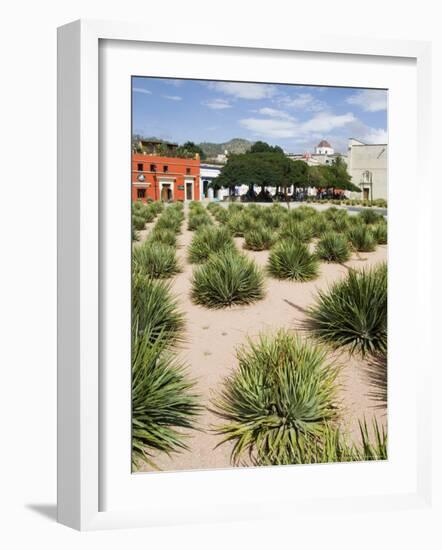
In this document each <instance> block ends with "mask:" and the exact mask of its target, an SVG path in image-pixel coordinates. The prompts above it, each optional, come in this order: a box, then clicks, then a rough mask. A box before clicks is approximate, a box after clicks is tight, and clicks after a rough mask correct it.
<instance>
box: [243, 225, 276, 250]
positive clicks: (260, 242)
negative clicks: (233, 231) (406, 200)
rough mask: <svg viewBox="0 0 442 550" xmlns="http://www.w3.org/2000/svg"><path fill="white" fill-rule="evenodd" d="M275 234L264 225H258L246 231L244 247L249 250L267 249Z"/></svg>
mask: <svg viewBox="0 0 442 550" xmlns="http://www.w3.org/2000/svg"><path fill="white" fill-rule="evenodd" d="M274 239H275V236H274V233H273V232H272V231H270V230H269V229H268V228H266V227H265V226H264V225H257V226H255V227H253V228H252V229H249V230H247V231H246V232H245V233H244V248H248V249H249V250H267V249H268V248H270V247H271V246H272V244H273V242H274Z"/></svg>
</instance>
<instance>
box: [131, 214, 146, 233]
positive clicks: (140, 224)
mask: <svg viewBox="0 0 442 550" xmlns="http://www.w3.org/2000/svg"><path fill="white" fill-rule="evenodd" d="M145 225H146V222H145V220H144V217H142V216H138V215H135V214H133V215H132V226H133V228H134V229H136V230H137V231H141V230H142V229H144V226H145Z"/></svg>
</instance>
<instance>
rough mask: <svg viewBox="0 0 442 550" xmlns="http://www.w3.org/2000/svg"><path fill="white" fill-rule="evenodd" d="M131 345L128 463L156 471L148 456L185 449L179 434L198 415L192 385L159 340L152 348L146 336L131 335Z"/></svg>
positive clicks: (184, 437)
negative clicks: (130, 406)
mask: <svg viewBox="0 0 442 550" xmlns="http://www.w3.org/2000/svg"><path fill="white" fill-rule="evenodd" d="M133 334H134V338H133V343H132V463H133V466H134V467H136V464H137V462H138V461H139V460H141V461H146V462H148V463H149V464H150V465H151V466H153V467H156V464H155V461H154V460H153V459H152V455H153V453H155V452H158V451H163V452H165V453H167V454H170V453H172V452H176V451H179V450H182V449H186V448H187V446H186V442H185V439H186V436H185V435H184V434H183V433H182V432H181V431H180V430H181V429H183V428H193V427H194V421H195V417H196V415H197V414H198V412H199V411H200V406H199V405H198V396H197V395H195V394H194V393H193V387H194V382H193V381H192V380H190V379H189V378H188V377H187V374H186V370H185V367H184V366H183V365H182V364H181V363H180V362H178V361H177V360H176V358H174V356H173V355H172V354H171V353H169V352H167V351H165V350H164V345H163V341H164V339H163V338H158V339H157V341H156V342H155V343H154V344H152V343H151V338H150V336H149V334H147V333H144V334H143V335H142V336H140V335H139V334H138V331H137V330H134V331H133Z"/></svg>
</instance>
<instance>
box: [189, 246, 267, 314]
mask: <svg viewBox="0 0 442 550" xmlns="http://www.w3.org/2000/svg"><path fill="white" fill-rule="evenodd" d="M191 295H192V299H193V301H194V302H195V303H196V304H200V305H203V306H206V307H209V308H215V309H216V308H223V307H229V306H232V305H237V304H250V303H252V302H255V301H257V300H261V299H262V298H263V297H264V277H263V274H262V272H261V270H260V269H259V268H258V266H257V265H256V264H255V262H254V261H253V260H251V259H249V258H247V257H245V256H243V255H241V254H239V253H238V252H236V251H234V250H224V251H222V252H220V253H218V254H212V255H211V256H210V257H209V259H208V260H207V262H206V263H205V264H203V265H202V266H200V267H198V268H196V269H195V270H194V273H193V277H192V292H191Z"/></svg>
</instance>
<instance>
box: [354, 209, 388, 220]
mask: <svg viewBox="0 0 442 550" xmlns="http://www.w3.org/2000/svg"><path fill="white" fill-rule="evenodd" d="M358 217H359V218H360V219H361V220H362V221H363V222H364V223H366V224H371V223H376V222H377V221H378V220H379V219H380V218H381V217H382V216H380V215H379V214H377V213H376V212H375V211H374V210H370V209H368V208H367V209H366V210H362V211H361V212H359V214H358Z"/></svg>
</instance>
